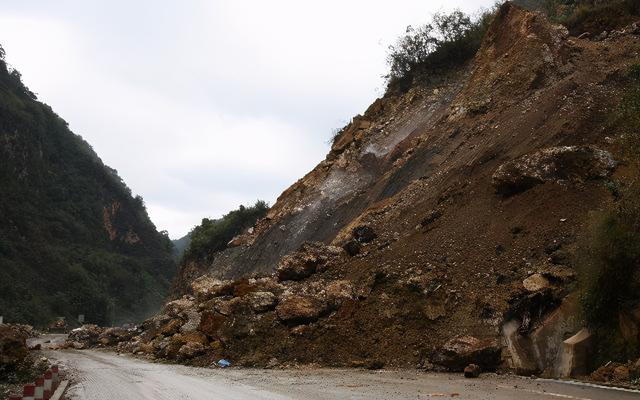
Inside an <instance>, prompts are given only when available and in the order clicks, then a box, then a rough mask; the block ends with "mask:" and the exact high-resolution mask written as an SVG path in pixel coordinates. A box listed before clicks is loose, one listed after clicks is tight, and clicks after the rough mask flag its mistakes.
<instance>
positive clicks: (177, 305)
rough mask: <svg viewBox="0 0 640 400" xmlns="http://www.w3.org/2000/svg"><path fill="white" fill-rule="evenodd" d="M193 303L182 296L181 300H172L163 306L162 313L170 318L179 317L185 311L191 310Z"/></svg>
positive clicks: (190, 299)
mask: <svg viewBox="0 0 640 400" xmlns="http://www.w3.org/2000/svg"><path fill="white" fill-rule="evenodd" d="M194 305H195V302H194V301H193V299H192V298H189V297H187V296H184V297H183V298H181V299H178V300H173V301H170V302H168V303H167V304H165V306H164V313H165V314H167V315H169V316H170V317H174V318H175V317H180V316H182V313H184V311H185V310H188V309H190V308H193V307H194Z"/></svg>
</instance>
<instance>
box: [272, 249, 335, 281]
mask: <svg viewBox="0 0 640 400" xmlns="http://www.w3.org/2000/svg"><path fill="white" fill-rule="evenodd" d="M341 252H342V249H340V248H339V247H334V246H327V245H325V244H323V243H316V242H308V243H304V244H303V245H302V246H301V247H300V249H299V250H298V251H295V252H293V253H291V254H288V255H286V256H284V257H283V258H282V260H281V261H280V264H278V267H277V268H276V276H277V277H278V280H279V281H299V280H302V279H305V278H307V277H309V276H311V275H313V274H314V273H316V272H317V271H322V270H324V269H326V268H327V267H328V265H329V264H330V263H331V262H332V261H334V260H335V259H336V258H337V257H339V256H340V254H341Z"/></svg>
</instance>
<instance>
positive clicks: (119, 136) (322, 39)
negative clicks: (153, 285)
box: [0, 0, 492, 239]
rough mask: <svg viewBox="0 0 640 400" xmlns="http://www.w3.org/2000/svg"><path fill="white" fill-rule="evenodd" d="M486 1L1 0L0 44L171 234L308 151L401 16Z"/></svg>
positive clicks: (363, 85) (291, 176)
mask: <svg viewBox="0 0 640 400" xmlns="http://www.w3.org/2000/svg"><path fill="white" fill-rule="evenodd" d="M491 3H492V2H491V1H486V0H466V1H464V0H450V1H447V2H444V1H425V0H405V1H402V0H394V1H391V0H386V1H378V0H355V1H349V0H335V1H334V0H324V1H301V0H297V1H295V0H269V1H265V0H254V1H248V0H228V1H222V0H208V1H207V0H184V1H170V0H165V1H163V0H153V1H147V0H142V1H133V0H110V1H107V0H104V1H90V0H50V1H44V0H41V1H35V0H34V1H30V0H2V2H0V43H1V44H2V46H3V47H4V49H5V50H6V52H7V61H8V62H9V64H11V65H12V66H13V67H15V68H16V69H18V70H19V71H20V72H21V73H22V75H23V80H24V82H25V83H26V85H27V86H28V87H29V88H30V89H31V90H32V91H33V92H35V93H37V94H38V97H39V98H40V100H42V101H44V102H45V103H47V104H49V105H51V106H52V107H53V109H54V110H55V111H56V112H57V113H58V114H59V115H60V116H61V117H62V118H64V119H65V120H66V121H67V122H68V123H69V125H70V127H71V129H72V130H73V131H74V132H75V133H77V134H79V135H81V136H82V137H84V138H85V139H86V140H87V141H88V142H89V143H90V144H91V145H92V146H93V148H94V149H95V150H96V152H97V153H98V155H99V156H100V157H101V158H102V160H103V161H104V162H105V163H106V164H108V165H109V166H111V167H112V168H115V169H117V170H118V172H119V174H120V176H121V177H122V178H123V179H124V181H125V182H126V183H127V184H128V185H129V187H130V188H131V189H132V191H133V192H134V193H135V194H139V195H141V196H143V197H144V199H145V202H146V204H147V208H148V210H149V214H150V216H151V219H152V220H153V222H154V223H155V224H156V226H157V227H158V229H160V230H163V229H166V230H168V231H169V234H170V236H171V237H172V238H174V239H175V238H179V237H181V236H183V235H184V234H186V233H187V232H188V231H189V230H190V229H191V228H192V227H193V226H194V225H196V224H198V223H199V222H200V220H201V219H202V218H203V217H219V216H221V215H222V214H224V213H225V212H227V211H229V210H231V209H233V208H236V207H237V206H238V205H240V204H249V203H253V202H254V201H255V200H256V199H264V200H266V201H268V202H270V203H271V204H273V202H274V201H275V199H276V198H277V196H278V195H279V194H280V193H281V192H282V191H283V190H284V189H286V188H287V187H288V186H289V185H291V184H292V183H293V182H295V181H296V180H297V179H299V178H300V177H302V176H303V175H304V174H305V173H306V172H308V171H309V170H310V169H312V168H313V167H314V166H315V165H316V164H317V163H318V162H319V161H321V160H322V159H323V158H324V157H325V155H326V153H327V151H328V149H329V145H328V140H329V138H330V136H331V132H332V130H333V129H335V128H340V127H342V126H343V125H344V124H345V123H346V122H348V120H349V119H350V118H351V117H352V116H354V115H356V114H359V113H362V112H363V111H364V110H365V109H366V107H367V106H368V105H369V104H370V103H371V102H372V101H373V100H374V99H375V98H376V97H379V96H381V95H382V91H383V85H384V83H383V79H382V78H381V76H382V75H384V74H385V72H386V69H387V67H386V64H385V57H386V51H387V47H388V46H389V45H390V44H392V43H393V42H394V41H395V38H397V37H398V35H400V34H402V33H403V32H404V30H405V28H406V26H407V25H417V24H420V23H424V22H426V21H427V20H428V18H429V15H430V14H431V13H433V12H435V11H447V10H451V9H453V8H455V7H458V8H460V9H462V10H464V11H468V12H475V11H476V10H478V9H479V8H480V7H482V6H488V5H490V4H491Z"/></svg>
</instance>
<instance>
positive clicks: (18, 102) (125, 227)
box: [0, 52, 175, 326]
mask: <svg viewBox="0 0 640 400" xmlns="http://www.w3.org/2000/svg"><path fill="white" fill-rule="evenodd" d="M0 54H2V55H4V52H1V53H0ZM0 160H1V161H0V221H2V223H1V224H0V315H3V316H4V320H5V321H7V322H29V323H32V324H34V325H38V326H46V325H47V324H48V323H49V322H51V321H52V320H53V319H55V318H56V317H60V316H64V317H66V318H67V319H68V320H69V321H70V323H72V324H73V321H75V318H76V317H77V316H78V315H79V314H84V315H85V317H86V319H87V321H93V322H96V323H101V324H108V323H114V322H131V321H135V320H139V319H144V317H147V316H148V315H149V314H151V313H152V312H153V311H155V310H156V309H157V308H158V307H159V306H160V305H161V303H162V302H163V301H164V298H165V296H166V294H167V291H168V287H169V283H170V281H171V279H172V277H173V276H174V274H175V264H174V261H173V260H172V258H171V254H170V252H171V248H170V241H169V239H168V238H167V237H166V236H165V235H162V234H160V233H158V232H157V230H156V228H155V226H154V225H153V224H152V223H151V221H150V220H149V217H148V216H147V213H146V210H145V208H144V203H143V202H142V199H141V198H139V197H136V198H134V197H133V196H132V195H131V191H130V190H129V189H128V188H127V186H126V185H125V184H124V183H123V182H122V180H121V179H120V177H119V176H118V175H117V173H116V171H115V170H113V169H111V168H109V167H107V166H105V165H104V164H103V163H102V161H101V160H100V159H99V158H98V156H97V155H96V154H95V153H94V151H93V150H92V149H91V146H89V144H87V143H86V142H85V141H84V140H82V138H80V137H79V136H77V135H75V134H73V133H72V132H71V131H69V129H68V126H67V124H66V122H65V121H63V120H62V119H61V118H60V117H58V116H57V115H56V114H55V113H54V112H53V111H52V110H51V108H49V107H48V106H47V105H45V104H43V103H41V102H39V101H37V99H36V97H35V95H33V93H31V92H30V91H29V90H28V89H27V88H26V87H25V86H24V85H23V84H22V82H21V80H20V75H19V73H17V71H14V70H9V69H8V67H7V65H6V63H5V62H4V60H3V59H2V58H0Z"/></svg>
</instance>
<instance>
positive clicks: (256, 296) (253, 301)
mask: <svg viewBox="0 0 640 400" xmlns="http://www.w3.org/2000/svg"><path fill="white" fill-rule="evenodd" d="M247 296H248V301H249V306H250V307H251V309H252V310H253V311H254V312H256V313H263V312H267V311H271V310H273V309H274V308H275V307H276V304H278V298H277V297H276V295H275V294H273V293H271V292H254V293H251V294H249V295H247Z"/></svg>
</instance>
